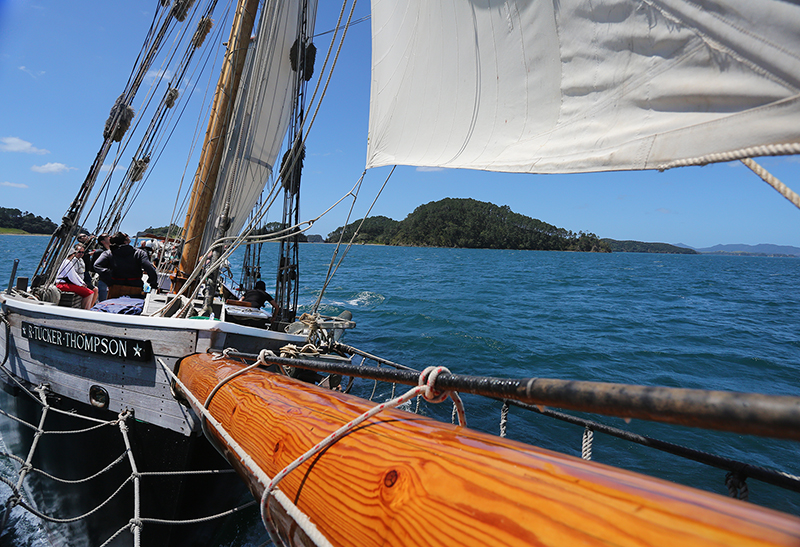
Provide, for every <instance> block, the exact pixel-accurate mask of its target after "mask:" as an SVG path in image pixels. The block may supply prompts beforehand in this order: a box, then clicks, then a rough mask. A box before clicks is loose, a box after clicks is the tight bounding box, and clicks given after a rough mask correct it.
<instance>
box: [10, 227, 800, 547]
mask: <svg viewBox="0 0 800 547" xmlns="http://www.w3.org/2000/svg"><path fill="white" fill-rule="evenodd" d="M46 243H47V238H41V237H30V236H0V283H2V284H3V286H5V285H6V284H7V282H8V278H9V275H10V271H11V264H12V261H13V259H14V258H19V259H20V261H21V262H20V267H19V271H18V273H17V275H18V276H19V275H24V276H30V275H31V274H32V272H33V269H34V268H35V267H36V264H37V263H38V260H39V258H40V255H41V252H42V250H43V248H44V246H45V245H46ZM334 249H335V247H334V246H333V245H330V244H304V245H302V246H301V248H300V256H301V267H300V275H301V285H300V312H303V311H310V310H311V309H312V307H313V305H314V302H315V301H316V299H317V298H318V296H319V294H320V289H321V287H322V286H323V283H324V280H325V274H326V272H327V270H328V266H329V265H330V263H331V257H332V254H333V251H334ZM343 254H344V252H343V250H340V251H339V254H338V257H339V258H341V257H342V255H343ZM277 255H278V249H277V246H276V245H272V246H270V245H265V246H264V249H263V250H262V253H261V256H262V271H264V272H267V271H272V269H273V267H274V264H275V263H276V262H277ZM231 263H232V270H233V271H234V272H235V271H236V270H237V266H238V265H239V264H240V263H241V254H237V255H234V256H233V257H232V259H231ZM265 281H266V283H267V287H268V290H269V288H270V287H271V286H274V282H273V281H271V278H270V277H267V278H265ZM798 287H800V259H793V258H767V257H741V256H736V257H730V256H712V255H665V254H638V253H613V254H589V253H565V252H540V251H507V250H505V251H504V250H485V249H441V248H416V247H384V246H363V245H361V246H355V247H353V248H351V249H350V250H349V251H348V252H347V256H346V257H345V260H344V261H343V262H342V264H341V266H340V267H339V268H338V270H337V271H336V274H335V275H334V277H333V279H332V281H331V282H330V283H329V284H328V287H327V290H326V291H325V293H324V294H323V295H322V300H321V307H320V311H321V312H322V313H324V314H330V315H338V314H339V313H340V312H341V311H343V310H350V311H351V312H352V313H353V319H354V320H355V321H356V322H357V324H358V326H357V328H356V329H354V330H352V331H349V332H348V333H347V335H346V338H345V342H347V343H348V344H350V345H353V346H356V347H358V348H361V349H363V350H365V351H368V352H370V353H372V354H375V355H379V356H381V357H384V358H386V359H389V360H391V361H394V362H397V363H401V364H404V365H407V366H410V367H414V368H417V369H422V368H424V367H426V366H429V365H443V366H446V367H448V368H449V369H450V370H451V371H452V372H454V373H460V374H471V375H488V376H495V377H510V378H527V377H540V378H560V379H568V380H590V381H600V382H615V383H625V384H641V385H649V386H670V387H684V388H699V389H713V390H730V391H744V392H761V393H770V394H781V395H795V396H800V374H798V372H800V329H798V327H799V326H800V293H798ZM370 389H371V384H370V385H369V389H367V390H366V393H367V394H368V393H369V391H370ZM390 395H391V392H390V388H388V387H386V388H383V391H380V390H379V391H378V394H377V397H376V398H381V399H383V400H385V399H386V398H388V397H389V396H390ZM465 399H466V404H467V418H468V420H469V424H470V427H474V428H476V429H480V430H483V431H487V432H490V433H498V432H499V419H500V407H499V405H498V404H496V403H494V402H487V401H483V400H480V399H479V398H475V397H467V398H465ZM425 412H426V413H428V414H430V415H433V416H434V417H437V418H439V419H444V420H448V421H449V419H450V408H449V407H445V408H441V409H440V408H436V407H426V409H425ZM573 414H578V415H580V416H582V417H588V418H590V419H596V420H598V421H601V422H603V423H605V424H608V425H612V426H615V427H618V428H620V429H625V430H627V431H631V432H633V433H637V434H641V435H648V436H652V437H656V438H658V439H661V440H665V441H670V442H674V443H677V444H680V445H684V446H688V447H691V448H695V449H699V450H703V451H706V452H711V453H714V454H718V455H721V456H725V457H728V458H732V459H735V460H740V461H743V462H745V463H749V464H752V465H758V466H763V467H768V468H773V469H779V470H782V471H785V472H788V473H790V474H793V475H798V474H800V466H799V465H798V463H797V459H798V458H797V456H798V448H799V446H798V443H796V442H793V441H778V440H772V439H764V438H760V437H755V436H748V435H736V434H731V433H719V432H707V431H704V430H699V429H693V428H687V427H675V426H667V425H663V424H654V423H649V422H645V421H642V420H632V421H625V420H622V419H618V418H613V417H602V416H598V415H591V416H588V415H581V414H579V413H573ZM5 431H7V430H6V429H3V430H0V432H2V433H3V434H4V435H5ZM508 435H509V437H511V438H514V439H517V440H521V441H524V442H527V443H530V444H535V445H538V446H542V447H544V448H548V449H553V450H558V451H561V452H566V453H568V454H572V455H576V456H579V455H580V451H581V435H582V429H581V428H580V427H577V426H574V425H569V424H564V423H562V422H559V421H556V420H553V419H552V418H548V417H544V416H541V415H537V414H533V413H530V412H525V411H522V410H519V409H513V408H512V410H511V414H510V418H509V423H508ZM593 460H595V461H598V462H601V463H605V464H609V465H614V466H619V467H623V468H626V469H630V470H634V471H638V472H643V473H647V474H650V475H655V476H658V477H661V478H664V479H668V480H672V481H676V482H680V483H683V484H690V485H693V486H697V487H700V488H703V489H706V490H710V491H713V492H716V493H720V494H726V493H727V489H726V487H725V484H724V479H725V471H722V470H717V469H713V468H708V467H705V466H703V465H700V464H696V463H693V462H688V461H686V460H683V459H682V458H678V457H676V456H671V455H667V454H663V453H660V452H658V451H655V450H652V449H649V448H645V447H641V446H638V445H635V444H631V443H628V442H625V441H621V440H619V439H616V438H612V437H608V436H606V435H602V434H600V433H595V436H594V446H593ZM748 486H749V496H750V501H751V502H753V503H757V504H759V505H764V506H767V507H771V508H775V509H778V510H781V511H786V512H789V513H793V514H798V515H800V494H798V493H794V492H789V491H785V490H782V489H780V488H777V487H773V486H770V485H767V484H764V483H761V482H758V481H756V480H753V479H750V480H749V481H748ZM0 493H2V494H3V500H4V499H5V496H7V494H6V493H5V491H0ZM3 500H0V501H3ZM21 522H24V525H25V526H27V525H28V522H29V521H27V520H25V521H21ZM265 538H266V536H265V535H264V533H263V528H261V525H260V523H259V522H258V518H257V516H256V515H250V516H249V517H246V518H243V519H239V520H237V521H235V522H233V523H232V524H231V526H230V527H229V531H228V532H227V535H226V536H225V539H221V540H219V541H217V543H216V544H217V545H225V546H227V547H241V546H245V545H259V544H261V543H262V542H263V541H265ZM34 544H35V543H34Z"/></svg>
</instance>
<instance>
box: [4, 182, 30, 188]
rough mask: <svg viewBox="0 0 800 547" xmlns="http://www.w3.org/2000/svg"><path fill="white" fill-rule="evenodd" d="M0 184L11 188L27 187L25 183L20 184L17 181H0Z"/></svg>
mask: <svg viewBox="0 0 800 547" xmlns="http://www.w3.org/2000/svg"><path fill="white" fill-rule="evenodd" d="M0 186H10V187H11V188H27V187H28V185H27V184H21V183H19V182H8V181H5V182H0Z"/></svg>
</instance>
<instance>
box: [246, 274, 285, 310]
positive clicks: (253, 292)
mask: <svg viewBox="0 0 800 547" xmlns="http://www.w3.org/2000/svg"><path fill="white" fill-rule="evenodd" d="M242 300H243V301H244V302H249V303H250V304H252V305H253V307H254V308H260V307H261V306H263V305H264V302H269V303H270V304H271V305H272V308H273V311H274V310H276V309H278V303H277V302H276V301H275V299H274V298H272V296H271V295H270V294H269V293H268V292H267V285H266V284H265V283H264V282H263V281H261V280H258V281H256V286H255V288H254V289H250V290H249V291H246V292H245V293H244V296H242Z"/></svg>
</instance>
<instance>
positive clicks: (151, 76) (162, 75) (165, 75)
mask: <svg viewBox="0 0 800 547" xmlns="http://www.w3.org/2000/svg"><path fill="white" fill-rule="evenodd" d="M144 78H145V80H147V82H148V83H150V84H152V83H153V82H156V81H158V80H167V81H169V80H171V79H172V71H171V70H149V71H148V72H147V74H146V75H145V77H144Z"/></svg>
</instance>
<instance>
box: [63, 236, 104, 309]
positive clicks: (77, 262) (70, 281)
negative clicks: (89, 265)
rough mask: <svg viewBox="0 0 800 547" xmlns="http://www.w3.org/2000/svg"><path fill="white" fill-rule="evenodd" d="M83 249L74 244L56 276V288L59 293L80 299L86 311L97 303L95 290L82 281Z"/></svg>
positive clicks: (78, 244)
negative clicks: (70, 294)
mask: <svg viewBox="0 0 800 547" xmlns="http://www.w3.org/2000/svg"><path fill="white" fill-rule="evenodd" d="M83 254H84V248H83V245H81V244H80V243H76V244H75V246H74V247H73V248H72V252H71V253H70V254H69V255H68V256H67V258H65V259H64V262H62V263H61V267H59V268H58V273H57V274H56V287H57V288H58V290H60V291H61V292H71V293H75V294H77V295H78V296H80V297H81V298H82V301H81V305H82V307H83V309H85V310H88V309H91V307H92V306H94V304H95V302H97V289H90V288H89V287H87V286H86V282H85V281H84V279H83V274H84V268H85V266H84V264H83Z"/></svg>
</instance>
